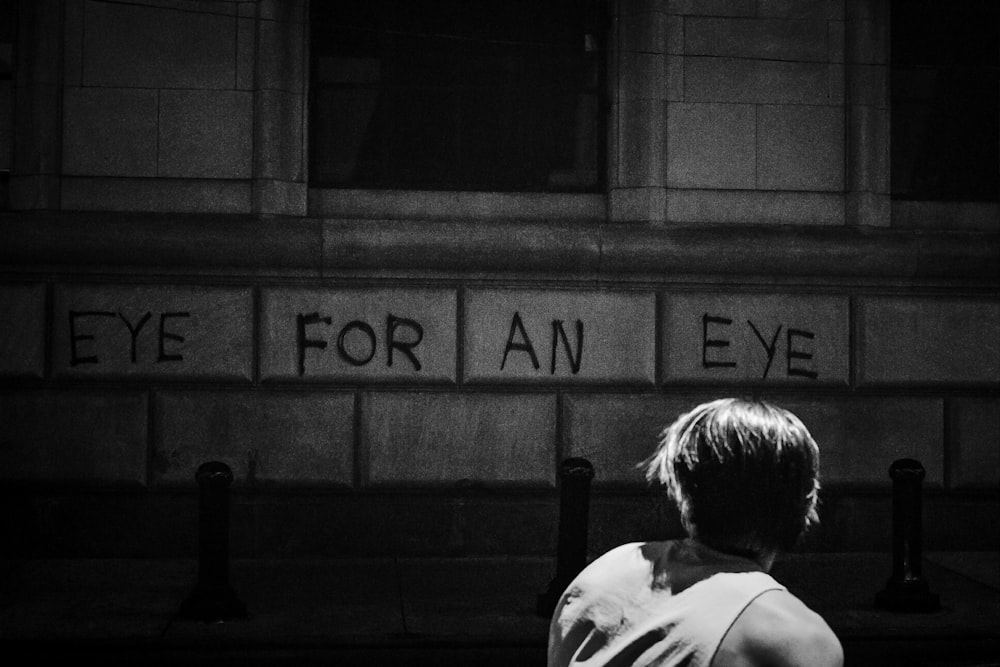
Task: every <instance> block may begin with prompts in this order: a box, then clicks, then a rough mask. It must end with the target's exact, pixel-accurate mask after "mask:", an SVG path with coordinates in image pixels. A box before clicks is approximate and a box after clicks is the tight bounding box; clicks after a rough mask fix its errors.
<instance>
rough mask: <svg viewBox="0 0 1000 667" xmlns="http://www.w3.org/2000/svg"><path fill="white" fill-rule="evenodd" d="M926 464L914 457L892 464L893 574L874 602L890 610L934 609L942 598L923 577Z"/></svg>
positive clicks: (890, 468)
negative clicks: (931, 590)
mask: <svg viewBox="0 0 1000 667" xmlns="http://www.w3.org/2000/svg"><path fill="white" fill-rule="evenodd" d="M925 474H926V473H925V471H924V467H923V466H922V465H921V464H920V462H919V461H917V460H914V459H898V460H896V461H894V462H893V463H892V465H891V466H889V477H891V478H892V576H890V577H889V580H888V581H887V582H886V585H885V588H884V589H883V590H881V591H879V592H878V593H877V594H876V595H875V604H876V606H878V607H882V608H884V609H889V610H890V611H935V610H937V609H939V608H940V607H941V600H940V597H939V596H938V595H937V594H936V593H931V592H930V589H929V587H928V585H927V581H926V580H925V579H924V578H923V576H921V570H922V561H923V527H922V521H923V519H922V516H921V514H922V507H921V502H922V500H921V484H922V482H923V479H924V475H925Z"/></svg>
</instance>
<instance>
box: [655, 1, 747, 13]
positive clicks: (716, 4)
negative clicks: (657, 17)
mask: <svg viewBox="0 0 1000 667" xmlns="http://www.w3.org/2000/svg"><path fill="white" fill-rule="evenodd" d="M756 12H757V0H667V13H668V14H691V15H695V16H754V15H756Z"/></svg>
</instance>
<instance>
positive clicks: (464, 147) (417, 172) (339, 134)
mask: <svg viewBox="0 0 1000 667" xmlns="http://www.w3.org/2000/svg"><path fill="white" fill-rule="evenodd" d="M311 7H312V10H311V11H312V14H311V17H310V28H311V36H310V41H311V44H310V48H311V67H312V71H311V87H310V121H309V139H310V147H309V174H310V178H309V180H310V185H312V186H314V187H361V188H413V189H429V190H454V189H459V190H506V191H592V190H596V189H598V188H599V187H600V186H601V176H602V171H603V169H602V157H601V156H602V153H603V146H602V144H603V138H604V129H603V126H602V119H603V117H604V112H603V108H602V106H603V105H602V101H601V91H602V89H603V85H604V81H603V76H602V73H603V61H604V52H603V34H602V28H601V26H602V23H603V17H604V15H603V12H602V11H601V6H600V0H545V1H544V2H539V1H538V0H504V1H503V2H493V3H481V2H469V1H468V0H440V1H437V2H426V1H420V0H369V1H368V2H313V3H311Z"/></svg>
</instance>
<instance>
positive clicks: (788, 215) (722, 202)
mask: <svg viewBox="0 0 1000 667" xmlns="http://www.w3.org/2000/svg"><path fill="white" fill-rule="evenodd" d="M667 219H668V220H669V221H670V222H692V223H730V224H732V223H751V224H768V225H820V226H830V225H843V224H844V197H843V196H841V195H840V194H833V193H822V192H764V191H757V190H669V191H668V194H667Z"/></svg>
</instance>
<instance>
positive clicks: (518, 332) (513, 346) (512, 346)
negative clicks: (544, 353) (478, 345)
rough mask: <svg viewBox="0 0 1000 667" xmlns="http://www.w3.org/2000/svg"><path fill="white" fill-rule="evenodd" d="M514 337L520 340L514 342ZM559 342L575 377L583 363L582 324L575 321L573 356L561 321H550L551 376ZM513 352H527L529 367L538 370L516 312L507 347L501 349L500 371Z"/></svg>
mask: <svg viewBox="0 0 1000 667" xmlns="http://www.w3.org/2000/svg"><path fill="white" fill-rule="evenodd" d="M515 336H519V337H520V340H519V341H515V340H514V337H515ZM560 340H562V345H563V349H564V350H565V351H566V356H567V357H568V358H569V366H570V370H571V371H572V372H573V375H576V374H577V373H579V372H580V364H581V363H582V362H583V322H581V321H580V320H577V321H576V355H575V356H574V354H573V350H571V349H570V344H569V338H568V337H567V336H566V331H565V330H564V329H563V322H562V320H552V346H551V349H552V363H551V365H550V367H549V373H550V374H551V375H555V373H556V348H557V347H558V346H559V341H560ZM514 351H517V352H527V353H528V355H529V356H530V357H531V365H532V366H534V368H535V370H536V371H537V370H538V368H539V366H538V355H536V354H535V347H534V346H533V345H532V344H531V339H530V338H528V332H527V331H526V330H525V329H524V322H523V321H522V320H521V314H520V313H518V312H515V313H514V317H512V318H511V321H510V333H509V334H507V345H505V346H504V349H503V360H501V362H500V370H503V367H504V366H505V365H506V364H507V355H508V354H510V353H511V352H514Z"/></svg>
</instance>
